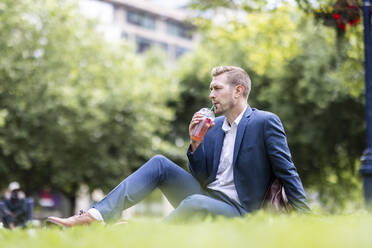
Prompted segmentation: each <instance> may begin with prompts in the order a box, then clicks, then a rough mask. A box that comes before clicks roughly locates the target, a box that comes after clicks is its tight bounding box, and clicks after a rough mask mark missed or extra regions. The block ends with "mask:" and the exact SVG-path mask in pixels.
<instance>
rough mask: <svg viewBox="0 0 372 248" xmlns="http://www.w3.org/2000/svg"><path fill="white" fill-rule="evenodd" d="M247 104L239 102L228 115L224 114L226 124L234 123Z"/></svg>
mask: <svg viewBox="0 0 372 248" xmlns="http://www.w3.org/2000/svg"><path fill="white" fill-rule="evenodd" d="M247 105H248V104H247V102H239V103H237V104H236V105H235V106H234V108H233V109H231V111H229V113H226V114H225V117H226V119H227V122H228V123H229V124H230V126H231V124H232V123H233V122H234V121H235V119H236V118H237V117H238V116H239V115H240V114H241V113H242V111H243V110H244V109H245V107H246V106H247Z"/></svg>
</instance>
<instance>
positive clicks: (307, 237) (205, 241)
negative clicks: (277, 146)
mask: <svg viewBox="0 0 372 248" xmlns="http://www.w3.org/2000/svg"><path fill="white" fill-rule="evenodd" d="M371 225H372V215H370V214H367V213H364V212H360V213H355V214H352V215H332V216H325V215H276V216H274V215H270V214H267V213H263V212H259V213H257V214H254V215H247V216H246V217H245V218H236V219H224V218H221V219H217V220H211V219H210V220H206V221H204V222H192V223H188V224H182V225H181V224H168V223H165V222H162V221H157V220H151V219H141V220H140V219H137V220H133V221H131V222H129V223H127V224H123V225H100V224H97V225H93V226H89V227H88V226H85V227H75V228H72V229H65V230H61V229H58V228H40V229H24V230H22V229H19V230H16V231H12V232H11V231H8V230H6V229H4V228H3V229H0V247H7V248H12V247H17V248H18V247H28V248H32V247H38V248H44V247H54V248H58V247H80V248H83V247H89V248H95V247H97V248H98V247H99V248H101V247H161V248H165V247H177V248H181V247H193V248H197V247H213V248H217V247H338V248H340V247H358V248H360V247H372V236H371V235H370V234H371Z"/></svg>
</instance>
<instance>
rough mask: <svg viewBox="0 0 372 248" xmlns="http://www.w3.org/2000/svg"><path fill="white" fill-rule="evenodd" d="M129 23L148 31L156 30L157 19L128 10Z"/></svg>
mask: <svg viewBox="0 0 372 248" xmlns="http://www.w3.org/2000/svg"><path fill="white" fill-rule="evenodd" d="M127 22H128V23H130V24H133V25H137V26H141V27H144V28H147V29H155V23H156V19H155V17H153V16H151V15H148V14H145V13H142V12H138V11H134V10H127Z"/></svg>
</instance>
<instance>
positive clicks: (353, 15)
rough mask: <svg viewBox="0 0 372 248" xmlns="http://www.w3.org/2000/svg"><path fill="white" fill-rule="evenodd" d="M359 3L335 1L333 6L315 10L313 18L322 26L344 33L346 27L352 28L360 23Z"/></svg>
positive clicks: (353, 0) (346, 0) (360, 11)
mask: <svg viewBox="0 0 372 248" xmlns="http://www.w3.org/2000/svg"><path fill="white" fill-rule="evenodd" d="M361 13H362V10H361V3H359V2H358V1H355V0H337V1H336V2H335V3H334V4H333V5H331V6H327V7H324V6H323V7H320V8H318V9H315V12H314V15H315V18H316V19H318V20H321V21H322V22H323V24H324V25H326V26H330V27H336V28H337V29H338V31H341V32H345V31H346V28H347V25H349V26H350V27H353V26H355V25H357V24H358V23H359V22H360V16H361Z"/></svg>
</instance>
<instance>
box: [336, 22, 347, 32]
mask: <svg viewBox="0 0 372 248" xmlns="http://www.w3.org/2000/svg"><path fill="white" fill-rule="evenodd" d="M338 27H339V28H340V29H342V30H344V31H345V30H346V25H345V23H343V22H340V23H339V24H338Z"/></svg>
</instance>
